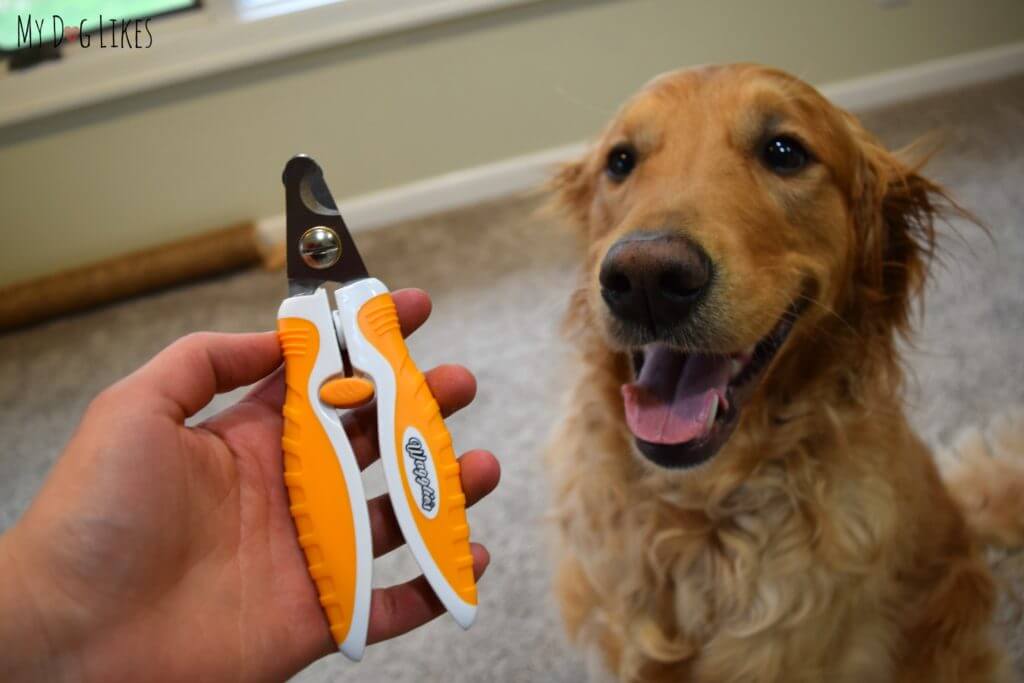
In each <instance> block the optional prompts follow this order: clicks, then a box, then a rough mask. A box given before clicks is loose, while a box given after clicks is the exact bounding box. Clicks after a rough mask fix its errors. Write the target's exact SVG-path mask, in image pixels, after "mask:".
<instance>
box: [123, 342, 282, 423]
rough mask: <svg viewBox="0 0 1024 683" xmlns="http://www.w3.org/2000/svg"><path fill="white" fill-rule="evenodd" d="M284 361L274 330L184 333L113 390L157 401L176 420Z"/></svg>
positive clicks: (134, 398) (257, 378)
mask: <svg viewBox="0 0 1024 683" xmlns="http://www.w3.org/2000/svg"><path fill="white" fill-rule="evenodd" d="M280 364H281V347H280V345H279V343H278V340H277V334H276V333H274V332H255V333H247V334H223V333H216V332H196V333H193V334H190V335H188V336H185V337H182V338H181V339H179V340H177V341H176V342H174V343H173V344H171V345H170V346H168V347H167V348H166V349H164V350H163V351H161V352H160V353H158V354H157V355H156V356H154V357H153V359H152V360H150V361H149V362H148V363H146V364H145V365H143V366H142V367H141V368H139V369H138V370H136V371H135V372H133V373H132V374H130V375H128V377H126V378H124V379H123V380H121V381H120V382H119V383H118V384H117V385H115V387H112V388H111V389H112V390H113V391H115V392H117V393H119V394H120V393H122V392H123V393H124V394H125V395H126V396H128V397H130V400H132V401H146V402H147V403H150V404H151V405H152V404H153V403H155V404H156V407H157V409H158V410H160V411H163V412H165V413H166V414H168V415H169V416H171V417H173V418H174V419H176V420H178V421H184V420H185V418H187V417H190V416H192V415H194V414H195V413H196V412H198V411H199V410H200V409H201V408H202V407H203V406H205V405H206V404H207V403H209V402H210V400H211V399H213V397H214V396H215V395H216V394H219V393H223V392H225V391H231V390H232V389H237V388H238V387H241V386H245V385H247V384H252V383H253V382H256V381H257V380H259V379H262V378H263V377H266V376H267V375H269V374H270V373H271V372H272V371H273V370H274V368H276V367H277V366H278V365H280Z"/></svg>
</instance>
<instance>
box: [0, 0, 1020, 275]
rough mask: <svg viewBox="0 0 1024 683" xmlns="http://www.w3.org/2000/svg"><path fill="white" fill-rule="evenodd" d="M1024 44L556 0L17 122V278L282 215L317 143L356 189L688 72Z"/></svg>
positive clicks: (799, 19) (6, 163) (1012, 7)
mask: <svg viewBox="0 0 1024 683" xmlns="http://www.w3.org/2000/svg"><path fill="white" fill-rule="evenodd" d="M1022 39H1024V2H1021V0H984V1H983V2H977V1H974V0H912V1H911V2H910V3H909V5H907V6H902V7H897V8H894V9H882V8H880V7H879V6H878V5H877V3H875V2H872V1H871V0H787V1H785V2H782V1H768V0H721V1H713V0H634V1H604V2H597V1H594V2H584V1H576V2H556V1H554V0H550V1H548V2H541V3H538V4H534V5H527V6H521V7H518V8H513V9H508V10H503V11H500V12H495V13H490V14H485V15H478V16H474V17H469V18H466V19H462V20H458V21H454V22H450V23H446V24H440V25H434V26H430V27H425V28H422V29H417V30H412V31H407V32H403V33H398V34H391V35H388V36H384V37H380V38H374V39H372V40H367V41H362V42H357V43H351V44H348V45H342V46H339V47H336V48H331V49H325V50H320V51H316V52H313V53H309V54H306V55H303V56H300V57H296V58H291V59H287V60H282V61H279V62H274V63H269V64H265V65H261V66H255V67H252V68H248V69H244V70H239V71H234V72H230V73H225V74H221V75H218V76H214V77H210V78H205V79H202V80H198V81H194V82H190V83H188V84H184V85H178V86H172V87H168V88H165V89H161V90H158V91H154V92H149V93H144V94H139V95H129V96H126V97H124V98H122V99H117V100H113V101H109V102H104V103H102V104H98V105H95V106H91V107H88V108H85V109H81V110H79V111H76V112H69V113H63V114H58V115H55V116H50V117H46V118H43V119H40V120H36V121H30V122H27V123H23V124H17V125H14V126H9V127H6V128H0V284H3V283H8V282H11V281H16V280H22V279H25V278H28V277H32V276H36V275H40V274H44V273H47V272H52V271H54V270H57V269H59V268H65V267H70V266H75V265H80V264H83V263H88V262H91V261H95V260H97V259H100V258H104V257H107V256H111V255H113V254H116V253H118V252H123V251H127V250H132V249H137V248H141V247H145V246H150V245H154V244H159V243H161V242H165V241H168V240H171V239H175V238H178V237H182V236H185V235H188V234H192V233H195V232H199V231H203V230H207V229H210V228H213V227H217V226H221V225H226V224H229V223H232V222H234V221H237V220H239V219H244V218H250V217H262V216H266V215H272V214H276V213H279V212H280V211H281V210H282V209H283V199H282V193H281V189H280V186H279V175H280V171H281V168H282V166H283V163H284V161H285V160H286V159H287V158H288V157H289V156H290V155H291V154H293V153H295V152H299V151H303V152H308V153H311V154H314V155H315V156H317V157H318V159H319V160H320V161H321V162H322V163H323V164H324V165H325V166H326V168H327V169H328V174H329V179H330V182H331V185H332V189H333V190H334V191H335V193H336V194H337V195H338V196H339V197H345V196H351V195H357V194H361V193H365V192H369V191H373V190H379V189H383V188H387V187H391V186H394V185H397V184H401V183H406V182H409V181H413V180H417V179H422V178H426V177H430V176H434V175H437V174H440V173H445V172H448V171H452V170H456V169H461V168H465V167H469V166H473V165H477V164H482V163H487V162H491V161H496V160H499V159H503V158H507V157H510V156H515V155H520V154H525V153H528V152H532V151H537V150H542V149H545V148H548V147H551V146H555V145H560V144H565V143H568V142H575V141H578V140H581V139H584V138H587V137H589V136H590V135H591V134H592V133H593V132H595V131H596V130H597V128H598V127H599V126H600V125H601V123H602V122H603V121H604V120H605V119H606V118H607V117H608V116H609V114H610V113H611V112H612V111H613V110H614V109H615V107H616V106H617V104H618V103H619V102H620V101H621V100H622V99H623V98H624V97H625V96H626V95H627V94H629V93H630V92H631V91H633V90H634V89H635V88H636V87H637V86H638V85H640V84H641V83H643V82H644V81H645V80H647V79H648V78H649V77H650V76H652V75H654V74H655V73H658V72H660V71H664V70H666V69H670V68H674V67H678V66H682V65H687V64H697V63H703V62H717V61H738V60H753V61H760V62H766V63H772V64H775V65H777V66H781V67H783V68H785V69H788V70H790V71H793V72H795V73H797V74H799V75H800V76H803V77H804V78H806V79H808V80H810V81H811V82H814V83H819V84H820V83H824V82H830V81H836V80H842V79H847V78H852V77H857V76H864V75H868V74H871V73H875V72H878V71H881V70H886V69H892V68H896V67H900V66H905V65H909V64H913V63H917V62H921V61H924V60H928V59H933V58H937V57H944V56H950V55H954V54H958V53H962V52H969V51H973V50H978V49H983V48H986V47H992V46H996V45H999V44H1004V43H1010V42H1015V41H1020V40H1022Z"/></svg>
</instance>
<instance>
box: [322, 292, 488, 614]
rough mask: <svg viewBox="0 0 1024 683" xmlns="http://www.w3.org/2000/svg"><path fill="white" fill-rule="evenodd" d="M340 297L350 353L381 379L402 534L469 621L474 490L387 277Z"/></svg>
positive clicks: (381, 416) (382, 418)
mask: <svg viewBox="0 0 1024 683" xmlns="http://www.w3.org/2000/svg"><path fill="white" fill-rule="evenodd" d="M336 297H337V301H338V310H339V312H340V316H341V327H342V331H343V335H344V338H345V344H346V348H347V349H348V354H349V360H351V362H352V366H353V367H354V368H355V369H357V370H359V371H360V372H362V373H365V374H366V375H369V376H370V378H371V379H372V380H373V382H374V384H375V385H376V395H377V427H378V438H379V439H380V454H381V461H382V462H383V464H384V475H385V478H386V480H387V485H388V493H389V495H390V497H391V505H392V507H393V508H394V511H395V516H396V517H397V518H398V523H399V526H400V527H401V529H402V534H403V535H404V536H405V540H406V543H407V544H408V546H409V548H410V550H411V551H412V553H413V556H414V557H415V558H416V560H417V562H418V563H419V565H420V568H421V569H422V570H423V574H424V575H425V576H426V577H427V580H428V581H429V582H430V585H431V588H433V590H434V593H435V594H436V595H437V597H438V598H439V599H440V600H441V602H442V604H444V606H445V608H446V609H447V610H448V611H449V612H450V613H451V614H452V616H453V617H454V618H455V621H456V622H458V623H459V625H461V626H462V627H463V628H469V626H470V624H472V623H473V620H474V618H475V617H476V607H477V594H476V580H475V579H474V577H473V557H472V555H471V554H470V550H469V525H468V523H467V522H466V496H465V494H463V492H462V481H461V479H460V477H459V463H458V461H457V460H456V459H455V452H454V450H453V449H452V440H451V436H450V435H449V434H448V429H447V427H445V424H444V420H443V419H442V418H441V410H440V408H439V407H438V405H437V401H436V400H435V399H434V396H433V395H432V394H431V393H430V389H429V387H427V382H426V379H425V378H424V377H423V373H421V372H420V371H419V369H418V368H417V367H416V363H414V362H413V360H412V358H411V357H410V356H409V350H408V348H407V347H406V345H405V340H404V339H403V338H402V332H401V330H400V329H399V325H398V313H397V311H396V310H395V304H394V301H392V299H391V294H390V293H389V292H388V289H387V288H386V287H385V286H384V284H383V283H381V282H380V281H379V280H376V279H372V278H368V279H365V280H359V281H356V282H354V283H352V284H349V285H347V286H345V287H342V288H341V289H339V290H338V291H337V293H336Z"/></svg>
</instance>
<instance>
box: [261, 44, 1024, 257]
mask: <svg viewBox="0 0 1024 683" xmlns="http://www.w3.org/2000/svg"><path fill="white" fill-rule="evenodd" d="M1021 72H1024V43H1012V44H1010V45H1005V46H1001V47H996V48H991V49H987V50H981V51H978V52H970V53H967V54H963V55H957V56H956V57H948V58H944V59H936V60H932V61H928V62H923V63H921V64H915V65H913V66H909V67H905V68H901V69H894V70H892V71H885V72H882V73H880V74H875V75H873V76H865V77H863V78H855V79H852V80H848V81H839V82H836V83H829V84H826V85H824V86H822V87H821V88H820V90H821V92H822V93H823V94H825V95H826V96H827V97H828V98H829V99H831V100H832V101H833V102H835V103H836V104H838V105H839V106H841V107H844V108H846V109H850V110H853V111H864V110H867V109H874V108H877V107H881V106H886V105H891V104H896V103H899V102H904V101H907V100H911V99H915V98H920V97H924V96H927V95H931V94H935V93H939V92H943V91H948V90H954V89H956V88H962V87H965V86H969V85H974V84H977V83H984V82H986V81H993V80H998V79H1000V78H1005V77H1007V76H1012V75H1014V74H1017V73H1021ZM585 147H586V143H583V142H580V143H574V144H570V145H563V146H561V147H555V148H552V149H548V150H544V151H541V152H536V153H533V154H526V155H523V156H519V157H513V158H511V159H504V160H502V161H498V162H495V163H491V164H484V165H482V166H475V167H473V168H467V169H464V170H461V171H455V172H454V173H446V174H444V175H440V176H436V177H433V178H427V179H425V180H420V181H417V182H414V183H409V184H407V185H400V186H398V187H394V188H390V189H387V190H382V191H380V192H373V193H370V194H364V195H359V196H355V197H349V198H347V199H343V200H339V201H338V205H339V207H340V208H341V212H342V214H343V215H344V216H345V222H346V223H347V224H348V226H349V228H350V229H352V230H353V231H361V230H369V229H372V228H377V227H380V226H384V225H388V224H391V223H395V222H397V221H401V220H406V219H409V218H416V217H419V216H426V215H429V214H433V213H438V212H441V211H450V210H452V209H457V208H460V207H464V206H470V205H472V204H476V203H479V202H482V201H486V200H489V199H497V198H500V197H504V196H508V195H512V194H516V193H519V192H523V191H526V190H530V189H533V188H535V187H537V186H538V185H540V184H541V183H542V182H544V180H545V179H546V178H547V177H548V175H549V173H550V172H551V170H552V169H553V168H554V167H555V166H557V165H558V163H560V162H562V161H566V160H568V159H571V158H573V157H576V156H578V155H580V154H581V153H582V152H583V150H584V149H585ZM284 225H285V219H284V214H281V215H278V216H272V217H269V218H266V219H263V220H261V221H259V222H258V223H257V226H258V234H259V236H260V239H261V241H263V242H265V243H267V244H274V243H279V242H280V241H281V238H282V236H283V235H284Z"/></svg>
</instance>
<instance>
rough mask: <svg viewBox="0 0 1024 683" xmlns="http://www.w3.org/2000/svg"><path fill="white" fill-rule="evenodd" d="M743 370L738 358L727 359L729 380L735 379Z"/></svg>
mask: <svg viewBox="0 0 1024 683" xmlns="http://www.w3.org/2000/svg"><path fill="white" fill-rule="evenodd" d="M742 370H743V363H742V362H741V361H740V359H739V358H731V359H729V379H735V378H736V375H738V374H740V372H741V371H742Z"/></svg>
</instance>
